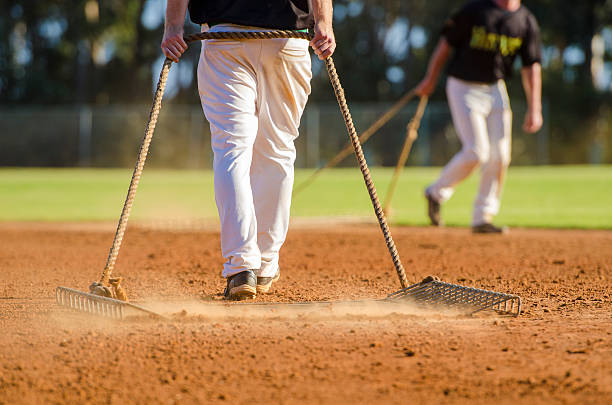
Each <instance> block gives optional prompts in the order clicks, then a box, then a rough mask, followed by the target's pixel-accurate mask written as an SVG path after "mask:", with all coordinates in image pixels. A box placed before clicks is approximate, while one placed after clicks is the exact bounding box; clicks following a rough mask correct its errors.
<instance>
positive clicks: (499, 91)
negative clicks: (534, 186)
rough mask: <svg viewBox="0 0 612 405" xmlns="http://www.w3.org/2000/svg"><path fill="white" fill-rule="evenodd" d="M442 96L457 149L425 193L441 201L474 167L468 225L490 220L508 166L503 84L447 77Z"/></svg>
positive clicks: (509, 136) (509, 127) (509, 120)
mask: <svg viewBox="0 0 612 405" xmlns="http://www.w3.org/2000/svg"><path fill="white" fill-rule="evenodd" d="M446 94H447V98H448V103H449V106H450V110H451V114H452V116H453V123H454V124H455V128H456V130H457V134H458V135H459V139H460V140H461V144H462V149H461V151H460V152H459V153H457V154H456V155H455V156H454V157H453V158H452V160H451V161H450V162H449V163H448V164H447V165H446V166H445V167H444V169H443V170H442V173H441V174H440V177H439V178H438V180H436V182H435V183H434V184H432V185H431V186H429V187H428V189H427V191H428V192H429V193H430V195H431V196H432V197H433V198H434V199H436V200H438V201H439V202H440V203H443V202H445V201H447V200H448V199H449V198H450V197H451V196H452V195H453V192H454V187H455V185H456V184H457V183H459V182H460V181H462V180H464V179H465V178H466V177H468V176H469V175H470V173H472V171H473V170H474V169H475V168H476V167H477V166H479V165H480V166H481V179H480V187H479V189H478V196H477V197H476V201H475V202H474V214H473V217H472V225H479V224H482V223H484V222H491V221H492V218H493V216H495V215H497V213H498V212H499V206H500V197H501V191H502V187H503V183H504V177H505V175H506V170H507V168H508V165H509V164H510V154H511V143H512V141H511V140H512V110H511V109H510V101H509V99H508V92H507V90H506V84H505V83H504V81H503V80H499V81H498V82H497V83H495V84H484V83H472V82H465V81H463V80H459V79H456V78H454V77H449V78H448V80H447V84H446Z"/></svg>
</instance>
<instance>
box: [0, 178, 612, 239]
mask: <svg viewBox="0 0 612 405" xmlns="http://www.w3.org/2000/svg"><path fill="white" fill-rule="evenodd" d="M439 171H440V169H439V168H407V169H405V170H404V172H403V174H402V177H401V179H400V182H399V185H398V188H397V191H396V192H395V195H394V198H393V204H392V214H393V216H392V222H394V223H396V224H401V225H425V224H426V223H427V221H426V218H425V202H424V199H423V196H422V194H423V189H424V187H425V186H426V185H427V184H428V183H430V182H431V181H433V180H434V179H435V177H436V176H437V174H438V173H439ZM311 173H312V170H298V171H297V175H296V185H297V184H300V183H301V181H303V180H304V179H305V178H307V177H308V175H310V174H311ZM372 175H373V178H374V182H375V184H376V186H377V187H378V192H379V196H380V197H381V201H384V197H385V195H386V192H387V187H388V184H389V182H390V179H391V175H392V169H386V168H385V169H383V168H374V169H373V170H372ZM130 177H131V170H129V169H0V221H116V220H117V218H118V216H119V214H120V211H121V207H122V205H123V200H124V198H125V193H126V191H127V187H128V184H129V181H130ZM478 177H479V176H478V174H477V173H475V174H474V175H473V176H471V177H470V178H469V179H468V180H467V181H466V182H464V183H462V184H461V185H460V186H459V187H458V188H457V191H456V193H455V195H454V196H453V198H452V199H451V200H450V201H449V202H448V203H447V204H445V205H444V207H443V215H444V219H445V221H446V223H447V224H448V225H454V226H465V225H469V223H470V218H471V211H472V203H473V199H474V196H475V193H476V188H477V185H478V184H477V182H478ZM132 215H133V218H134V219H137V220H155V219H194V218H195V219H200V218H215V217H216V208H215V202H214V195H213V181H212V173H211V172H209V171H175V170H154V169H151V170H145V172H144V175H143V177H142V180H141V183H140V187H139V190H138V193H137V195H136V200H135V205H134V209H133V211H132ZM292 215H293V216H299V217H309V216H325V217H365V216H371V217H372V218H373V215H374V214H373V211H372V208H371V204H370V200H369V197H368V195H367V191H366V189H365V186H364V184H363V179H362V177H361V173H360V172H359V170H358V169H356V168H350V169H333V170H328V171H326V172H324V174H323V175H322V176H320V177H319V178H318V179H317V180H316V181H315V182H314V183H313V184H312V185H311V186H310V187H308V188H306V189H305V190H304V191H303V192H301V193H300V194H298V195H296V196H295V198H294V202H293V207H292ZM497 222H498V223H500V224H501V223H503V224H507V225H510V226H525V227H554V228H606V229H610V228H612V166H558V167H516V168H511V169H510V172H509V174H508V178H507V182H506V187H505V190H504V196H503V199H502V209H501V212H500V215H499V216H498V218H497Z"/></svg>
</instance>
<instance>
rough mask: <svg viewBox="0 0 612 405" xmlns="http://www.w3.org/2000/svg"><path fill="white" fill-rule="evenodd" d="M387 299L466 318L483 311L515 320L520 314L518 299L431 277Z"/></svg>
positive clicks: (517, 297)
mask: <svg viewBox="0 0 612 405" xmlns="http://www.w3.org/2000/svg"><path fill="white" fill-rule="evenodd" d="M387 299H388V300H402V301H404V300H405V301H413V302H415V303H417V304H422V305H426V306H432V307H445V308H453V309H457V310H459V311H461V312H468V313H470V314H475V313H476V312H480V311H484V310H487V309H490V310H493V311H495V312H497V313H499V314H504V315H513V316H518V315H519V314H520V313H521V298H520V297H519V296H517V295H512V294H503V293H498V292H495V291H488V290H481V289H479V288H472V287H464V286H461V285H457V284H451V283H445V282H442V281H440V280H439V279H438V278H437V277H433V276H429V277H427V278H425V279H424V280H423V281H421V282H420V283H416V284H413V285H411V286H410V287H407V288H404V289H402V290H399V291H396V292H394V293H393V294H390V295H389V296H388V297H387Z"/></svg>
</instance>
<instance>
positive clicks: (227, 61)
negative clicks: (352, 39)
mask: <svg viewBox="0 0 612 405" xmlns="http://www.w3.org/2000/svg"><path fill="white" fill-rule="evenodd" d="M258 46H259V41H226V40H222V41H216V40H214V41H213V40H209V41H203V43H202V53H201V57H200V62H199V65H198V88H199V93H200V99H201V101H202V107H203V109H204V113H205V115H206V118H207V119H208V121H209V122H210V129H211V145H212V149H213V152H214V161H213V171H214V179H215V201H216V203H217V209H218V211H219V219H220V221H221V252H222V254H223V256H224V257H225V258H226V262H225V263H224V265H223V276H224V277H229V276H231V275H233V274H236V273H239V272H241V271H244V270H247V269H258V268H259V267H260V264H261V254H260V252H259V248H258V246H257V222H256V217H255V207H254V204H253V194H252V192H251V183H250V176H249V173H250V170H251V160H252V154H253V143H254V142H255V137H256V134H257V126H258V123H257V111H256V99H257V79H256V72H255V70H254V68H253V66H252V58H253V54H254V55H257V54H258V52H256V49H254V47H258Z"/></svg>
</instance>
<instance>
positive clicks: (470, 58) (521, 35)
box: [442, 0, 542, 83]
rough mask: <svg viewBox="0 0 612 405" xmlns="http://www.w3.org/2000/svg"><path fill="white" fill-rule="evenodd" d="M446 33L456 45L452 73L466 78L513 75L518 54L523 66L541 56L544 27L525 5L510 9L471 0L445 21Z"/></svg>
mask: <svg viewBox="0 0 612 405" xmlns="http://www.w3.org/2000/svg"><path fill="white" fill-rule="evenodd" d="M442 36H444V37H445V38H446V40H447V41H448V43H449V44H450V45H451V46H452V47H453V48H454V49H455V53H454V55H453V57H452V59H451V62H450V64H449V69H448V74H449V75H450V76H453V77H456V78H458V79H462V80H466V81H473V82H482V83H493V82H495V81H497V80H499V79H507V78H509V77H511V76H512V68H513V64H514V60H515V58H516V56H517V55H520V57H521V61H522V63H523V66H530V65H532V64H534V63H536V62H540V60H541V53H542V51H541V45H540V29H539V27H538V23H537V21H536V19H535V17H534V16H533V14H531V12H530V11H529V10H527V9H526V8H525V7H523V6H521V7H520V8H519V9H518V10H516V11H508V10H504V9H502V8H500V7H498V6H497V5H496V4H495V3H494V2H493V0H477V1H473V2H470V3H468V4H467V5H466V6H464V7H463V8H462V9H461V10H459V12H457V13H455V14H454V15H453V16H452V17H451V18H450V19H449V20H448V21H447V22H446V23H445V25H444V28H443V30H442Z"/></svg>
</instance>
